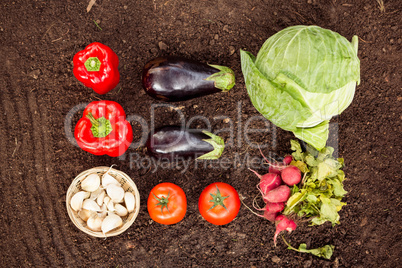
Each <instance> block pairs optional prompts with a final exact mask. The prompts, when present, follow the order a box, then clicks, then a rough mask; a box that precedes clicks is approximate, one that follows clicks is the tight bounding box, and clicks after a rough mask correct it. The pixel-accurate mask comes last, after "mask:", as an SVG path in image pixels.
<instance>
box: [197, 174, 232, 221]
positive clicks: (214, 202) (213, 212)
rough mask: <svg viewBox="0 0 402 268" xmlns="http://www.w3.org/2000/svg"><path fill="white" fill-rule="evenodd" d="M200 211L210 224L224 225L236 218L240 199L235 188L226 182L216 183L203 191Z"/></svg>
mask: <svg viewBox="0 0 402 268" xmlns="http://www.w3.org/2000/svg"><path fill="white" fill-rule="evenodd" d="M198 209H199V211H200V213H201V215H202V217H204V219H205V220H207V221H208V222H210V223H212V224H215V225H224V224H228V223H229V222H231V221H232V220H233V219H234V218H236V216H237V213H238V212H239V210H240V198H239V195H238V193H237V191H236V189H235V188H233V187H232V186H230V185H229V184H227V183H224V182H215V183H212V184H210V185H208V186H207V188H205V189H204V191H202V193H201V195H200V199H199V200H198Z"/></svg>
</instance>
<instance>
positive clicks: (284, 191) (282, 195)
mask: <svg viewBox="0 0 402 268" xmlns="http://www.w3.org/2000/svg"><path fill="white" fill-rule="evenodd" d="M289 197H290V188H289V187H288V186H286V185H281V186H279V187H277V188H275V189H273V190H271V191H269V192H268V193H266V194H265V195H264V196H263V198H264V201H265V202H271V203H279V202H286V201H288V199H289Z"/></svg>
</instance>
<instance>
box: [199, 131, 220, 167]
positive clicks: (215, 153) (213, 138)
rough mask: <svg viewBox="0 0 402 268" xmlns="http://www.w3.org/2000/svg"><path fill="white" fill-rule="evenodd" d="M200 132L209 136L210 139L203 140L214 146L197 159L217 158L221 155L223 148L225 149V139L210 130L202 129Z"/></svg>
mask: <svg viewBox="0 0 402 268" xmlns="http://www.w3.org/2000/svg"><path fill="white" fill-rule="evenodd" d="M202 133H204V134H205V135H208V136H209V137H211V138H210V139H204V140H203V141H205V142H208V143H209V144H211V145H212V146H213V147H214V149H213V150H212V151H210V152H209V153H206V154H203V155H201V156H200V157H198V158H197V159H203V160H215V159H218V158H219V157H220V156H221V155H222V153H223V150H224V149H225V141H224V140H223V139H222V138H221V137H219V136H217V135H215V134H212V133H211V132H208V131H205V130H204V131H202Z"/></svg>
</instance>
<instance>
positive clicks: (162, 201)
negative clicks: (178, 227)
mask: <svg viewBox="0 0 402 268" xmlns="http://www.w3.org/2000/svg"><path fill="white" fill-rule="evenodd" d="M152 195H153V196H154V197H155V199H156V200H158V201H159V203H158V204H156V205H155V206H156V207H157V206H161V213H162V214H163V208H164V207H166V210H167V211H168V212H169V213H170V211H169V209H168V204H169V196H170V191H169V192H168V196H167V197H164V196H162V197H160V198H159V197H157V196H156V195H155V194H154V193H152Z"/></svg>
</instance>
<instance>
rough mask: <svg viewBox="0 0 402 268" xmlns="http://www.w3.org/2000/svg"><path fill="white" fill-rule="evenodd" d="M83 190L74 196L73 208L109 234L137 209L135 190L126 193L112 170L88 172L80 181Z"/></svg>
mask: <svg viewBox="0 0 402 268" xmlns="http://www.w3.org/2000/svg"><path fill="white" fill-rule="evenodd" d="M81 188H82V191H79V192H77V193H75V194H74V195H73V197H72V198H71V202H70V205H71V208H72V209H73V210H74V211H76V212H77V213H78V216H79V217H80V218H81V219H82V220H83V221H85V222H86V223H87V227H88V228H89V229H91V230H92V231H94V232H101V231H102V233H103V234H104V235H106V233H108V232H110V231H112V230H115V229H117V228H119V227H121V226H122V225H123V220H122V217H125V216H127V215H128V214H129V213H131V212H133V211H134V208H135V198H134V195H133V193H131V192H126V191H125V190H124V189H123V187H122V185H121V184H120V182H118V181H117V180H116V179H115V178H114V177H113V176H112V175H110V174H109V171H108V172H106V173H105V174H103V175H102V176H99V174H97V173H94V174H90V175H88V176H87V177H86V178H85V179H84V180H82V182H81Z"/></svg>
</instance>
